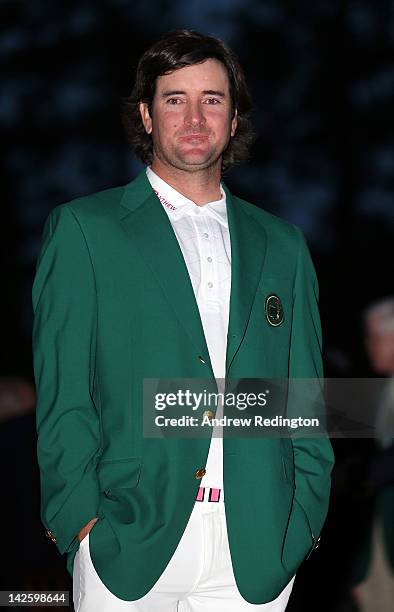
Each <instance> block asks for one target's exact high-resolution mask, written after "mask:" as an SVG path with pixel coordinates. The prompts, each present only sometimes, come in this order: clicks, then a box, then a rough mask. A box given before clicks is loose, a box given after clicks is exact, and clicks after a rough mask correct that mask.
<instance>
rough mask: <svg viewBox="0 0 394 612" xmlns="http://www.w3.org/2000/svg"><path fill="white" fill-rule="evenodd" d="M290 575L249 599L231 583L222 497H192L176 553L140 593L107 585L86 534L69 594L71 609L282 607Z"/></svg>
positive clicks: (193, 611) (140, 611) (232, 611)
mask: <svg viewBox="0 0 394 612" xmlns="http://www.w3.org/2000/svg"><path fill="white" fill-rule="evenodd" d="M93 529H94V527H93ZM294 578H295V576H294V577H293V578H292V580H291V581H290V582H289V583H288V584H287V586H286V587H285V588H284V590H283V591H282V592H281V593H280V595H279V596H278V597H277V598H276V599H274V600H273V601H271V602H269V603H266V604H258V605H256V604H250V603H248V602H247V601H246V600H245V599H243V597H241V595H240V593H239V591H238V589H237V586H236V584H235V579H234V574H233V568H232V564H231V557H230V549H229V544H228V539H227V526H226V515H225V510H224V502H223V501H219V502H195V505H194V508H193V511H192V513H191V515H190V518H189V521H188V524H187V526H186V529H185V531H184V533H183V535H182V538H181V540H180V542H179V544H178V547H177V548H176V550H175V553H174V554H173V556H172V558H171V560H170V562H169V564H168V565H167V567H166V568H165V570H164V572H163V573H162V575H161V576H160V578H159V579H158V580H157V582H156V583H155V585H154V586H153V587H152V589H151V590H150V591H149V592H148V593H147V594H146V595H144V597H142V598H140V599H137V600H135V601H125V600H123V599H119V598H118V597H116V596H115V595H113V594H112V593H111V591H109V590H108V589H107V587H106V586H105V585H104V584H103V583H102V581H101V580H100V578H99V576H98V574H97V572H96V570H95V569H94V566H93V563H92V560H91V558H90V551H89V535H87V536H86V537H85V538H84V539H83V540H82V542H81V544H80V547H79V550H78V551H77V554H76V556H75V561H74V570H73V599H74V606H75V612H134V611H135V612H159V611H160V612H242V611H243V610H261V611H264V612H283V610H285V608H286V605H287V602H288V599H289V597H290V593H291V590H292V588H293V583H294Z"/></svg>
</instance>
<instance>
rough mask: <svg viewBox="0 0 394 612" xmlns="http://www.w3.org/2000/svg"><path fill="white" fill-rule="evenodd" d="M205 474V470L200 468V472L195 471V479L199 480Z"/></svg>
mask: <svg viewBox="0 0 394 612" xmlns="http://www.w3.org/2000/svg"><path fill="white" fill-rule="evenodd" d="M204 474H205V470H204V468H201V469H200V470H197V471H196V473H195V476H196V478H197V480H200V479H201V478H202V477H203V476H204Z"/></svg>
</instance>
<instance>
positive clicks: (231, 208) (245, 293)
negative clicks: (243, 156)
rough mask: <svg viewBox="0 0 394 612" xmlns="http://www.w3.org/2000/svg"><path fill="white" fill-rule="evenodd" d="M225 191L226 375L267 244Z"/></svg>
mask: <svg viewBox="0 0 394 612" xmlns="http://www.w3.org/2000/svg"><path fill="white" fill-rule="evenodd" d="M224 189H225V191H226V202H227V218H228V224H229V231H230V239H231V297H230V317H229V326H228V334H227V354H226V376H227V374H228V371H229V368H230V366H231V363H232V361H233V359H234V357H235V354H236V352H237V350H238V348H239V346H240V344H241V342H242V339H243V337H244V334H245V330H246V326H247V324H248V321H249V317H250V313H251V310H252V305H253V301H254V297H255V295H256V291H257V287H258V285H259V282H260V278H261V274H262V269H263V264H264V260H265V253H266V247H267V240H266V233H265V230H264V228H263V227H262V226H261V225H259V224H258V222H257V221H256V219H254V218H253V217H252V216H251V215H250V214H249V213H248V212H247V210H245V205H244V204H243V203H242V202H241V201H240V200H238V199H237V198H235V197H233V196H232V195H231V193H230V191H229V190H228V189H227V187H226V186H224Z"/></svg>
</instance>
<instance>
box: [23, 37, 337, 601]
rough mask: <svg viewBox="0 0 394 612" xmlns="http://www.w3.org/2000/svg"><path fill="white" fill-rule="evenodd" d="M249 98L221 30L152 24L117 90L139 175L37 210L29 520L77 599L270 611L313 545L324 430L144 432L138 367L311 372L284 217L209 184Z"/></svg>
mask: <svg viewBox="0 0 394 612" xmlns="http://www.w3.org/2000/svg"><path fill="white" fill-rule="evenodd" d="M249 110H250V98H249V94H248V91H247V88H246V84H245V81H244V76H243V73H242V70H241V68H240V66H239V64H238V61H237V59H236V58H235V56H234V55H233V53H232V52H231V51H230V50H229V49H228V48H227V47H226V46H225V45H224V44H223V43H222V42H221V41H220V40H218V39H216V38H213V37H207V36H202V35H200V34H198V33H196V32H193V31H184V30H182V31H176V32H171V33H169V34H167V35H166V36H164V37H163V38H162V39H161V40H159V41H158V42H157V43H156V44H155V45H154V46H153V47H152V48H151V49H149V50H148V51H147V52H146V53H145V54H144V55H143V57H142V58H141V60H140V62H139V65H138V68H137V75H136V82H135V86H134V89H133V92H132V94H131V96H130V98H129V99H128V104H127V118H126V123H127V122H128V129H129V132H130V136H131V138H132V142H133V144H134V147H135V149H136V151H137V153H138V154H139V155H140V156H141V158H142V160H143V161H144V162H145V163H146V164H147V166H148V167H147V169H146V171H145V170H144V171H143V172H142V173H141V174H140V175H139V176H138V177H137V178H136V179H135V180H134V181H132V182H131V183H129V184H128V185H126V186H125V187H118V188H114V189H109V190H106V191H103V192H100V193H97V194H94V195H92V196H89V197H86V198H81V199H78V200H74V201H72V202H70V203H67V204H63V205H61V206H58V207H56V208H55V209H54V210H53V211H52V213H51V215H50V217H49V220H48V221H47V224H46V227H45V230H44V241H43V247H42V251H41V254H40V257H39V263H38V268H37V275H36V279H35V283H34V287H33V302H34V309H35V326H34V339H33V344H34V361H35V374H36V382H37V389H38V409H37V428H38V457H39V464H40V469H41V477H42V519H43V523H44V525H45V527H46V529H47V534H48V536H49V537H50V538H51V539H52V540H53V541H54V542H55V543H56V544H57V547H58V549H59V551H60V552H61V553H67V554H68V569H69V571H70V573H71V572H72V573H73V577H74V603H75V607H76V610H79V611H81V612H85V611H87V610H111V611H117V610H118V609H119V610H120V609H121V610H149V611H151V610H160V611H162V612H165V611H167V610H168V611H169V610H193V611H194V612H196V611H200V610H215V611H217V610H226V611H227V612H229V611H232V610H234V611H235V610H237V611H238V610H249V609H252V608H253V609H262V610H263V609H264V610H272V611H273V610H275V611H278V610H284V609H285V607H286V604H287V601H288V598H289V595H290V591H291V588H292V586H293V580H294V575H295V573H296V571H297V569H298V567H299V565H300V564H301V562H302V561H303V560H304V559H305V558H306V557H307V556H308V555H309V553H310V552H311V551H312V550H313V549H314V548H315V547H316V546H317V545H318V539H319V533H320V531H321V528H322V525H323V523H324V520H325V516H326V512H327V505H328V496H329V489H330V471H331V468H332V462H333V459H332V450H331V446H330V443H329V441H328V440H327V439H326V438H319V439H313V440H312V439H301V438H299V439H295V440H294V442H292V441H291V440H290V439H280V438H268V437H265V438H263V437H254V438H247V437H244V438H241V437H224V439H223V440H222V439H221V438H216V437H215V438H214V439H212V441H211V440H210V438H209V437H194V438H193V437H192V438H190V437H188V436H184V437H181V436H178V437H171V436H170V437H166V436H164V437H161V438H153V437H148V436H144V435H143V427H142V422H143V414H142V413H143V381H144V379H150V378H153V379H204V378H205V379H210V380H215V379H216V380H217V381H218V388H223V386H222V384H221V381H222V379H225V378H226V379H229V378H230V377H231V378H232V379H248V378H254V379H263V378H283V379H286V378H289V377H292V378H302V377H320V376H321V375H322V365H321V337H320V336H321V333H320V322H319V315H318V309H317V304H316V300H317V281H316V277H315V273H314V269H313V266H312V263H311V259H310V256H309V253H308V250H307V247H306V245H305V242H304V240H303V238H302V236H301V233H300V231H299V230H298V229H296V228H295V227H293V226H291V225H289V224H287V223H285V222H283V221H281V220H279V219H277V218H276V217H274V216H272V215H270V214H268V213H266V212H264V211H263V210H261V209H259V208H257V207H256V206H254V205H252V204H249V203H247V202H244V201H243V200H240V199H238V198H236V197H234V196H233V195H232V194H231V193H230V192H229V191H228V189H227V188H226V187H225V186H224V184H222V183H221V182H220V179H221V172H222V170H223V169H225V168H227V167H229V166H230V165H232V164H234V163H236V162H239V161H240V160H241V159H243V158H245V157H246V154H247V152H248V146H249V144H250V141H251V131H250V125H249V122H248V119H247V114H248V111H249ZM230 287H231V292H230ZM230 294H231V295H230ZM217 410H218V411H222V410H223V406H221V405H220V404H218V406H217ZM193 414H194V415H196V414H197V416H200V417H202V416H203V414H202V409H201V410H197V411H193ZM218 414H221V412H218ZM204 415H205V416H206V417H207V418H208V419H211V418H212V417H213V416H214V415H215V412H214V411H213V410H210V411H204ZM224 500H225V501H224ZM227 534H228V539H227ZM77 549H78V552H77ZM230 551H231V556H230ZM267 602H270V603H267Z"/></svg>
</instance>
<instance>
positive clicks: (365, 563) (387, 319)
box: [352, 297, 394, 612]
mask: <svg viewBox="0 0 394 612" xmlns="http://www.w3.org/2000/svg"><path fill="white" fill-rule="evenodd" d="M364 323H365V345H366V350H367V354H368V358H369V361H370V364H371V366H372V369H373V370H374V372H375V373H376V374H377V375H379V376H388V377H389V378H388V379H387V384H385V385H384V386H383V388H382V391H381V394H380V397H379V396H378V397H374V400H375V403H376V404H377V412H376V416H375V428H376V439H377V440H376V442H377V443H376V446H375V448H374V452H373V454H372V457H370V458H369V459H368V463H369V465H368V466H367V469H366V474H365V477H364V478H365V488H366V490H367V492H368V496H366V497H365V499H363V507H362V516H363V518H364V529H363V533H362V539H360V542H359V543H358V549H357V551H356V555H355V560H354V566H353V575H352V582H353V584H354V585H355V586H354V587H353V589H352V592H353V596H354V598H355V600H356V602H357V603H358V605H359V608H360V610H361V611H362V612H369V611H374V610H379V612H387V611H389V610H392V609H393V602H394V528H393V516H394V442H393V441H394V378H393V377H394V298H393V297H389V298H386V299H385V300H381V301H379V302H376V303H374V304H371V305H370V306H369V307H368V308H367V309H366V311H365V316H364Z"/></svg>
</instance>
